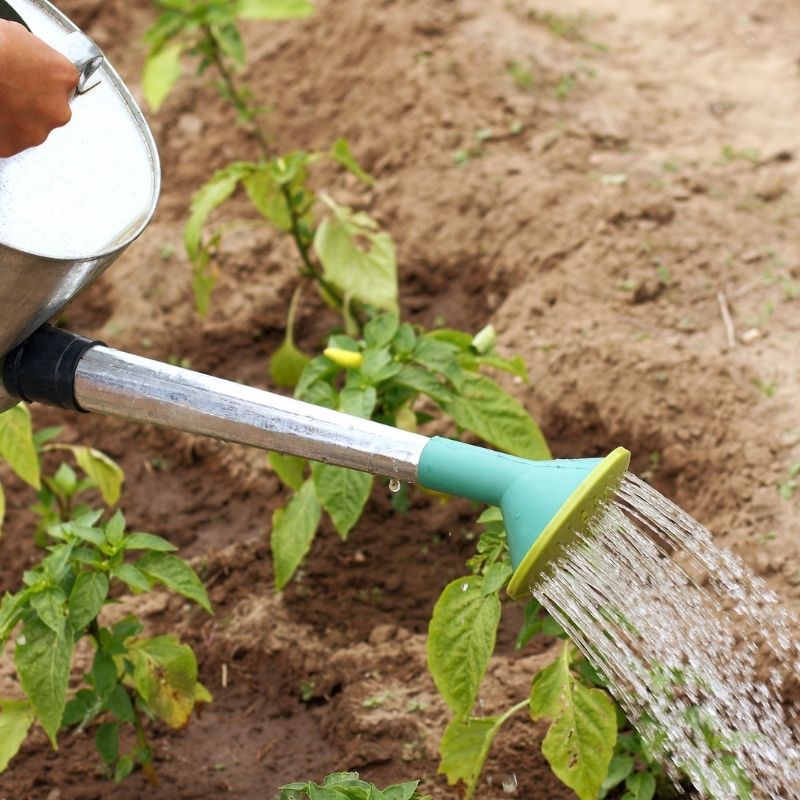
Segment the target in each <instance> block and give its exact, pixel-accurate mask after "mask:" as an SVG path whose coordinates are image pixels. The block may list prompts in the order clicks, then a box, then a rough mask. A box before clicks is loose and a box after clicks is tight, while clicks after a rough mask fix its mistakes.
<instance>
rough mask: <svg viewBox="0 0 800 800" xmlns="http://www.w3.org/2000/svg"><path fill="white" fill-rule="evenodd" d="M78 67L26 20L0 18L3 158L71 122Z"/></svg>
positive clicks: (0, 141)
mask: <svg viewBox="0 0 800 800" xmlns="http://www.w3.org/2000/svg"><path fill="white" fill-rule="evenodd" d="M77 85H78V70H77V69H75V67H74V66H73V65H72V64H71V63H70V62H69V61H68V60H67V59H66V58H64V56H62V55H61V54H60V53H57V52H56V51H55V50H53V48H52V47H49V46H48V45H46V44H45V43H44V42H43V41H42V40H41V39H38V38H37V37H36V36H34V35H33V34H32V33H29V32H28V31H27V30H25V28H24V27H23V26H22V25H19V24H17V23H16V22H6V21H4V20H0V158H8V157H9V156H13V155H16V154H17V153H20V152H22V151H23V150H27V149H28V148H29V147H35V146H36V145H38V144H41V143H42V142H43V141H44V140H45V139H46V138H47V137H48V135H49V134H50V131H52V130H53V129H54V128H59V127H61V126H62V125H66V124H67V123H68V122H69V120H70V117H71V116H72V112H71V111H70V107H69V101H70V98H71V96H72V92H73V90H74V89H75V87H76V86H77Z"/></svg>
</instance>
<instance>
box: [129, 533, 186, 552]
mask: <svg viewBox="0 0 800 800" xmlns="http://www.w3.org/2000/svg"><path fill="white" fill-rule="evenodd" d="M177 549H178V548H177V547H175V545H174V544H172V543H171V542H168V541H167V540H166V539H164V538H163V537H162V536H156V535H155V534H152V533H143V532H137V533H131V534H130V535H129V536H126V537H125V550H153V551H154V552H158V553H173V552H175V551H176V550H177Z"/></svg>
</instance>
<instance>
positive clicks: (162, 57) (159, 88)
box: [142, 42, 183, 111]
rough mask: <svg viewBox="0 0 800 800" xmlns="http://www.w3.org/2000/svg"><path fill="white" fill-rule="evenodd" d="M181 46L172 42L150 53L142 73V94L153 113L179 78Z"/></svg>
mask: <svg viewBox="0 0 800 800" xmlns="http://www.w3.org/2000/svg"><path fill="white" fill-rule="evenodd" d="M182 54H183V45H182V44H181V43H180V42H172V43H171V44H167V45H165V46H164V47H162V48H161V49H160V50H157V51H155V52H152V51H151V52H150V54H149V55H148V56H147V60H146V61H145V62H144V70H143V72H142V92H143V93H144V98H145V100H147V103H148V105H149V106H150V108H152V109H153V111H158V109H159V108H161V104H162V103H163V102H164V100H166V99H167V96H168V95H169V93H170V91H172V87H173V86H174V85H175V84H176V82H177V81H178V78H180V77H181V55H182Z"/></svg>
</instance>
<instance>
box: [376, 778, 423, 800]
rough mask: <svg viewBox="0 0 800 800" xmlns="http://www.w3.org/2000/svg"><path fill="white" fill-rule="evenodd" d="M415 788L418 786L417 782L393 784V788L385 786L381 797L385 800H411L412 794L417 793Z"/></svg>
mask: <svg viewBox="0 0 800 800" xmlns="http://www.w3.org/2000/svg"><path fill="white" fill-rule="evenodd" d="M417 786H419V781H406V782H405V783H395V784H394V785H393V786H387V787H386V788H385V789H384V790H383V796H384V797H385V798H386V800H411V798H412V797H414V792H416V791H417Z"/></svg>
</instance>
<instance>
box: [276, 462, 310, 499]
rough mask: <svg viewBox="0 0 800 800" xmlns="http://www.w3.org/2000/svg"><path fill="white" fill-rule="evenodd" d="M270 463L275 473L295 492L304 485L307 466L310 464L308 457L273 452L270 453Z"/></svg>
mask: <svg viewBox="0 0 800 800" xmlns="http://www.w3.org/2000/svg"><path fill="white" fill-rule="evenodd" d="M269 465H270V467H272V469H273V471H274V472H275V474H276V475H277V476H278V477H279V478H280V479H281V480H282V481H283V482H284V483H285V484H286V485H287V486H288V487H289V488H290V489H292V490H294V491H295V492H296V491H298V490H299V489H300V487H301V486H302V485H303V481H304V480H305V471H306V467H307V466H308V461H306V459H304V458H299V457H298V456H285V455H283V453H275V452H271V453H270V454H269Z"/></svg>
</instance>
